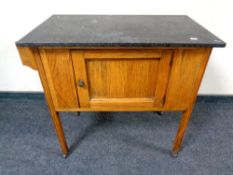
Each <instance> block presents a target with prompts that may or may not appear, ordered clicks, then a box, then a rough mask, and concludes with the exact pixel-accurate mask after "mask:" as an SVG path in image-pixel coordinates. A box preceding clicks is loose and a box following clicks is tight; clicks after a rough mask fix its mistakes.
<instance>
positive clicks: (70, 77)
mask: <svg viewBox="0 0 233 175" xmlns="http://www.w3.org/2000/svg"><path fill="white" fill-rule="evenodd" d="M40 56H41V61H42V63H43V67H44V70H45V74H46V78H47V81H48V85H49V89H50V92H51V95H52V98H53V102H54V106H55V108H56V109H69V108H75V107H78V106H79V104H78V97H77V93H76V87H75V78H74V70H73V65H72V60H71V57H70V50H68V49H64V50H61V49H40Z"/></svg>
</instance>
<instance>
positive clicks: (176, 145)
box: [172, 107, 192, 157]
mask: <svg viewBox="0 0 233 175" xmlns="http://www.w3.org/2000/svg"><path fill="white" fill-rule="evenodd" d="M191 113H192V107H190V108H189V109H187V110H186V111H184V112H183V113H182V116H181V119H180V122H179V126H178V131H177V134H176V137H175V140H174V142H173V148H172V155H173V156H174V157H176V156H177V155H178V152H179V150H180V147H181V144H182V141H183V137H184V134H185V130H186V128H187V127H188V122H189V119H190V117H191Z"/></svg>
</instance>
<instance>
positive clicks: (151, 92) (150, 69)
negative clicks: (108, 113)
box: [71, 49, 172, 109]
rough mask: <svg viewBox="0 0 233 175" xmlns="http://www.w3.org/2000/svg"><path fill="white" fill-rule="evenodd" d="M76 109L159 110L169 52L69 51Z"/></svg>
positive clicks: (167, 75)
mask: <svg viewBox="0 0 233 175" xmlns="http://www.w3.org/2000/svg"><path fill="white" fill-rule="evenodd" d="M71 54H72V59H73V65H74V70H75V77H76V83H77V90H78V97H79V103H80V107H88V108H100V107H110V108H113V109H114V108H118V107H120V108H124V107H125V108H128V107H161V106H162V105H163V101H164V97H165V92H166V88H167V82H168V78H169V71H170V61H171V55H172V54H171V50H169V49H164V50H162V49H161V50H158V49H157V50H152V49H150V50H140V49H138V50H72V51H71Z"/></svg>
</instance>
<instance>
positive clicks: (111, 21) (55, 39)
mask: <svg viewBox="0 0 233 175" xmlns="http://www.w3.org/2000/svg"><path fill="white" fill-rule="evenodd" d="M16 45H17V46H27V47H57V46H62V47H66V46H67V47H224V46H225V42H224V41H222V40H221V39H219V38H218V37H216V36H215V35H213V34H212V33H210V32H209V31H208V30H206V29H205V28H204V27H202V26H201V25H199V24H198V23H196V22H195V21H194V20H192V19H191V18H189V17H188V16H181V15H179V16H167V15H166V16H164V15H161V16H160V15H159V16H158V15H53V16H51V17H50V18H48V19H47V20H46V21H45V22H43V23H42V24H40V25H39V26H38V27H36V28H35V29H34V30H32V31H31V32H30V33H28V34H27V35H26V36H25V37H23V38H22V39H20V40H19V41H17V42H16Z"/></svg>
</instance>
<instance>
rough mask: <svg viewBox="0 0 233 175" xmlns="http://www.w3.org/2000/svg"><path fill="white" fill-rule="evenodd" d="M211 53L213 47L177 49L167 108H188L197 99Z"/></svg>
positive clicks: (168, 90)
mask: <svg viewBox="0 0 233 175" xmlns="http://www.w3.org/2000/svg"><path fill="white" fill-rule="evenodd" d="M210 53H211V48H198V49H177V50H176V51H175V53H174V57H173V65H172V70H171V75H170V80H169V84H168V89H167V95H166V101H165V108H182V109H187V108H188V107H189V106H190V105H191V104H192V103H193V102H194V101H195V99H196V95H197V92H198V89H199V85H200V82H201V80H202V76H203V73H204V71H205V68H206V65H207V63H208V59H209V56H210Z"/></svg>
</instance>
